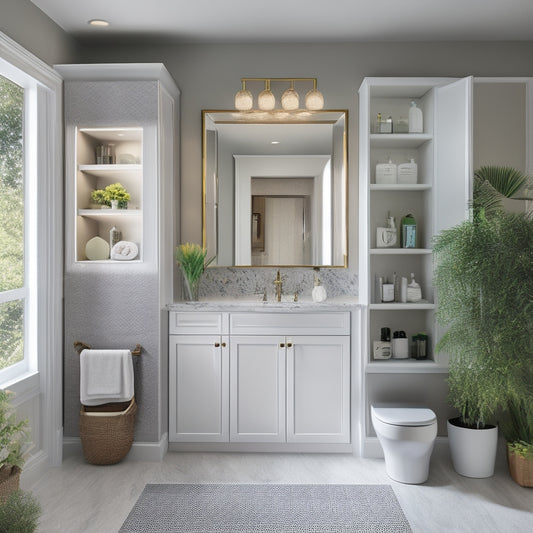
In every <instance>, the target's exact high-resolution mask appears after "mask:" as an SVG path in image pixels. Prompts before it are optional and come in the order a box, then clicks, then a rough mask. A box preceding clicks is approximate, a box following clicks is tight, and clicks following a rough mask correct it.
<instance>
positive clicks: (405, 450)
mask: <svg viewBox="0 0 533 533" xmlns="http://www.w3.org/2000/svg"><path fill="white" fill-rule="evenodd" d="M371 412H372V424H373V425H374V429H375V431H376V435H377V437H378V440H379V442H380V444H381V447H382V448H383V454H384V456H385V468H386V470H387V474H388V475H389V477H391V478H392V479H394V480H395V481H400V482H401V483H424V482H425V481H427V478H428V475H429V460H430V458H431V452H432V451H433V446H434V444H435V438H436V437H437V417H436V415H435V413H434V412H433V411H432V410H431V409H427V408H426V407H416V406H415V407H411V406H402V405H393V404H374V405H372V406H371Z"/></svg>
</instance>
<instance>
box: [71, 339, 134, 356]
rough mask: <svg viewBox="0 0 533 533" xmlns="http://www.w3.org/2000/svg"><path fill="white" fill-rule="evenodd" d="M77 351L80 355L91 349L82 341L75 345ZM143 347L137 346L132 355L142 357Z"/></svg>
mask: <svg viewBox="0 0 533 533" xmlns="http://www.w3.org/2000/svg"><path fill="white" fill-rule="evenodd" d="M74 348H75V350H76V351H77V352H78V353H79V354H80V353H81V352H82V351H83V350H90V349H91V347H90V346H89V345H88V344H85V343H84V342H81V341H76V342H75V343H74ZM141 350H142V346H141V345H140V344H137V345H136V346H135V348H134V349H133V350H132V351H131V355H141Z"/></svg>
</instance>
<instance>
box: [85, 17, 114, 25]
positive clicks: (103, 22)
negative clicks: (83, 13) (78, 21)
mask: <svg viewBox="0 0 533 533" xmlns="http://www.w3.org/2000/svg"><path fill="white" fill-rule="evenodd" d="M87 24H89V26H109V22H107V20H102V19H92V20H89V22H87Z"/></svg>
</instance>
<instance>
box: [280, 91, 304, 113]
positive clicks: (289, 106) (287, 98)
mask: <svg viewBox="0 0 533 533" xmlns="http://www.w3.org/2000/svg"><path fill="white" fill-rule="evenodd" d="M299 105H300V97H299V96H298V93H297V92H296V91H295V90H294V89H293V88H292V87H291V88H290V89H287V90H286V91H285V92H284V93H283V94H282V95H281V107H283V109H286V110H287V111H293V110H295V109H298V106H299Z"/></svg>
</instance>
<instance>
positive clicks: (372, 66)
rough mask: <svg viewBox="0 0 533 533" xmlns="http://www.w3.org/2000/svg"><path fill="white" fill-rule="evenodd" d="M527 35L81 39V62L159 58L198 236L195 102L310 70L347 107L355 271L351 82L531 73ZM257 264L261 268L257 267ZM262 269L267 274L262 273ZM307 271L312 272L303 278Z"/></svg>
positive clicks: (192, 232)
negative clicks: (171, 93)
mask: <svg viewBox="0 0 533 533" xmlns="http://www.w3.org/2000/svg"><path fill="white" fill-rule="evenodd" d="M531 57H533V42H524V43H518V42H514V43H513V42H507V43H346V44H309V45H307V44H265V45H262V44H257V45H249V44H242V45H238V44H231V45H230V44H205V45H192V44H191V45H180V44H168V43H167V44H164V43H157V44H154V43H152V44H149V43H120V44H114V45H110V44H109V43H102V44H98V45H90V46H89V45H86V46H84V47H83V48H82V50H81V58H82V62H136V61H141V62H143V61H148V62H150V61H160V62H163V63H164V64H165V65H166V67H167V69H168V70H169V71H170V73H171V75H172V76H173V77H174V79H175V80H176V83H177V84H178V86H179V87H180V89H181V91H182V92H181V104H182V111H181V132H182V144H181V154H182V159H181V193H182V200H181V240H182V241H195V242H201V238H202V232H201V225H202V220H201V179H202V169H201V150H202V147H201V110H202V109H232V108H233V105H234V104H233V98H234V95H235V92H236V91H237V90H239V88H240V81H239V80H240V78H241V77H254V76H257V77H264V76H267V77H268V76H271V77H289V76H299V77H307V76H309V77H317V78H318V86H319V88H320V90H321V91H322V92H323V93H324V96H325V100H326V107H327V108H330V109H348V110H349V188H350V190H349V198H350V200H349V209H350V211H349V217H350V231H349V239H350V246H349V254H350V255H349V269H350V271H351V272H352V273H355V272H356V271H357V258H356V254H357V240H356V239H357V232H358V230H357V209H356V206H357V174H358V139H357V123H358V105H357V90H358V88H359V86H360V84H361V82H362V80H363V78H364V77H365V76H468V75H475V76H533V62H532V61H531ZM259 270H263V269H259ZM268 275H269V276H270V274H268ZM310 279H312V278H310Z"/></svg>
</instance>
